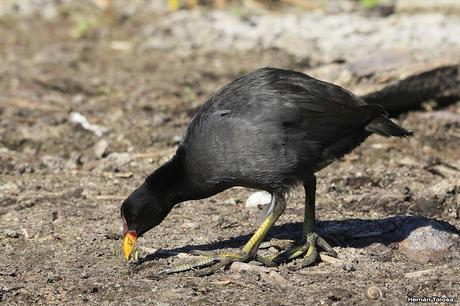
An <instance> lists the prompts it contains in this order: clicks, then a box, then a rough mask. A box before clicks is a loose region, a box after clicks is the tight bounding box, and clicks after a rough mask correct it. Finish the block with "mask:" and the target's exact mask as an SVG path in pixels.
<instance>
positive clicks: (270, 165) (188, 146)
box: [121, 68, 411, 273]
mask: <svg viewBox="0 0 460 306" xmlns="http://www.w3.org/2000/svg"><path fill="white" fill-rule="evenodd" d="M372 133H376V134H380V135H383V136H399V137H404V136H408V135H411V132H409V131H407V130H405V129H403V128H401V127H400V126H398V125H396V124H395V123H393V122H392V121H391V120H389V119H388V118H386V116H385V111H384V110H383V108H382V107H381V106H379V105H369V104H367V103H366V102H365V101H364V100H362V99H361V98H359V97H357V96H356V95H354V94H352V93H351V92H349V91H347V90H345V89H343V88H341V87H339V86H336V85H334V84H331V83H327V82H322V81H319V80H317V79H314V78H312V77H310V76H307V75H305V74H303V73H300V72H295V71H289V70H282V69H274V68H263V69H259V70H256V71H254V72H251V73H249V74H246V75H244V76H242V77H240V78H238V79H236V80H234V81H233V82H231V83H229V84H228V85H226V86H224V87H223V88H222V89H220V90H219V91H218V92H217V93H216V94H214V95H213V96H212V97H210V98H209V100H208V101H207V102H206V103H205V104H204V105H203V106H202V107H201V109H200V110H199V111H198V112H197V113H196V115H195V116H194V117H193V119H192V121H191V122H190V124H189V126H188V128H187V132H186V134H185V137H184V138H183V140H182V142H181V143H180V145H179V147H178V148H177V152H176V154H175V156H174V157H173V158H172V159H171V160H170V161H169V162H167V163H166V164H164V165H163V166H161V167H160V168H159V169H157V170H156V171H154V172H153V173H152V174H151V175H150V176H149V177H148V178H147V179H146V180H145V182H144V184H143V185H142V186H140V187H139V188H138V189H137V190H136V191H134V192H133V193H132V194H131V195H130V196H129V197H128V198H127V199H126V200H125V202H124V203H123V205H122V208H121V213H122V217H123V220H124V225H125V233H124V234H125V239H124V241H125V243H124V252H125V257H126V258H127V259H129V258H130V256H131V253H132V250H133V246H134V242H135V239H136V237H138V236H140V235H142V234H143V233H145V232H146V231H148V230H149V229H151V228H153V227H154V226H156V225H158V224H159V223H160V222H161V221H162V220H163V219H164V218H165V217H166V215H167V214H168V213H169V211H170V210H171V209H172V208H173V206H174V205H175V204H176V203H179V202H182V201H186V200H193V199H201V198H206V197H209V196H212V195H214V194H216V193H219V192H221V191H223V190H225V189H228V188H230V187H233V186H244V187H250V188H256V189H262V190H266V191H268V192H270V193H271V194H272V195H273V198H272V207H271V208H272V209H271V210H270V212H269V213H268V215H267V217H266V218H265V220H264V222H263V223H262V225H261V227H260V228H259V229H258V230H257V231H256V232H255V234H254V236H253V237H252V238H251V239H250V241H249V242H248V243H247V244H246V245H245V246H244V247H243V249H242V250H241V252H239V253H237V254H217V255H216V254H214V255H213V254H210V257H209V258H208V259H206V260H202V261H199V262H197V263H196V264H194V265H187V266H178V267H173V268H171V269H167V270H165V271H164V272H170V273H171V272H179V271H183V270H187V269H190V268H194V267H199V266H204V265H208V264H211V263H215V262H217V263H216V264H214V266H212V267H211V268H208V269H207V270H205V272H204V273H211V272H213V271H215V270H216V269H217V268H218V267H221V266H224V265H227V264H229V263H230V262H232V261H235V260H238V261H249V260H253V259H257V260H260V261H262V262H263V263H265V264H278V263H281V262H284V261H286V260H290V259H293V258H294V257H298V256H301V255H303V254H305V253H306V255H305V258H304V260H303V261H302V262H301V263H300V265H298V267H303V266H306V265H309V264H311V263H313V262H315V260H316V258H317V254H318V252H317V248H316V247H317V246H319V247H320V248H321V249H323V250H325V251H326V252H328V253H329V254H331V255H335V252H334V250H333V249H332V248H331V247H330V246H329V245H328V244H327V243H326V242H325V241H324V240H323V239H322V238H321V237H319V236H318V235H316V234H315V232H314V218H315V216H314V202H315V188H316V178H315V175H314V173H315V172H316V171H318V170H320V169H322V168H324V167H326V166H327V165H329V164H330V163H331V162H333V161H334V160H336V159H338V158H340V157H342V156H343V155H344V154H346V153H348V152H350V151H351V150H353V149H354V148H355V147H356V146H358V145H359V144H360V143H362V142H363V141H364V140H365V139H366V138H367V137H368V136H369V135H371V134H372ZM296 184H303V185H304V187H305V192H306V208H305V221H304V234H303V237H302V239H301V241H300V242H299V243H298V244H297V245H296V246H293V247H291V248H290V249H289V250H287V251H286V252H284V253H282V254H280V255H278V256H277V257H276V258H272V259H266V258H265V259H264V258H261V257H260V256H258V255H257V249H258V247H259V245H260V243H261V242H262V240H263V238H264V236H265V234H266V233H267V231H268V229H269V228H270V226H271V225H272V224H273V223H274V222H275V221H276V219H277V218H278V217H279V215H281V213H282V212H283V210H284V207H285V204H284V197H283V195H284V194H285V193H286V191H287V190H288V189H289V188H290V187H292V186H294V185H296Z"/></svg>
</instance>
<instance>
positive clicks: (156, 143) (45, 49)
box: [0, 14, 460, 305]
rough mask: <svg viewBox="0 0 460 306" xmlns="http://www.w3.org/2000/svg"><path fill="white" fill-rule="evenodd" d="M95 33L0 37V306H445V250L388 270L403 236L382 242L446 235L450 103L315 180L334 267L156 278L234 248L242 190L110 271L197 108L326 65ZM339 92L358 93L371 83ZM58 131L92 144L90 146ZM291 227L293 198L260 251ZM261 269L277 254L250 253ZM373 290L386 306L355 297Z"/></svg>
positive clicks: (76, 29)
mask: <svg viewBox="0 0 460 306" xmlns="http://www.w3.org/2000/svg"><path fill="white" fill-rule="evenodd" d="M98 18H99V19H98V24H97V26H93V27H90V28H89V29H86V28H85V26H84V25H83V24H82V23H77V24H76V23H75V20H74V19H72V17H71V16H70V17H69V16H66V15H65V14H64V16H63V17H62V16H61V17H58V18H55V19H52V20H43V19H40V18H32V17H20V18H19V17H18V18H10V17H2V18H1V19H0V45H1V47H0V58H1V62H0V238H1V240H0V246H1V250H2V253H3V256H2V260H1V261H0V303H4V304H5V305H16V304H21V305H22V304H34V303H35V304H42V305H43V304H59V305H78V304H85V303H88V304H93V305H131V304H147V305H184V304H185V305H215V304H225V305H260V304H270V305H302V304H312V303H313V304H335V305H345V304H372V303H373V304H386V305H398V304H406V299H407V296H448V297H453V298H456V302H457V303H460V300H459V299H460V297H459V296H458V292H460V258H459V255H458V253H456V251H455V250H456V249H455V246H453V247H452V252H451V253H446V254H447V255H446V254H443V255H442V256H441V255H439V256H431V257H430V259H429V260H422V261H420V260H417V258H416V257H415V258H414V257H412V258H411V256H410V255H407V254H406V255H405V254H403V252H401V250H400V246H401V244H400V243H401V241H403V240H404V239H405V238H407V235H404V234H401V233H399V234H398V235H393V234H391V235H390V236H392V237H389V235H385V233H389V232H390V233H396V232H397V231H398V229H399V228H401V227H403V225H402V224H401V222H403V223H404V222H411V220H418V219H411V218H416V217H415V216H423V217H425V218H427V219H423V220H425V221H423V222H426V224H432V223H430V222H435V220H439V223H436V224H444V226H445V227H443V228H446V229H449V231H450V232H454V233H455V232H457V233H458V230H457V229H458V228H460V206H459V205H460V204H459V199H460V184H459V182H460V172H459V169H460V151H459V148H460V120H459V119H458V116H460V115H459V114H460V103H459V102H457V103H453V104H452V105H450V106H447V107H446V108H445V109H442V110H436V111H435V112H427V111H426V110H418V111H412V112H409V113H408V114H406V115H403V116H401V117H400V118H398V120H399V122H400V123H401V124H402V125H403V126H404V127H406V128H409V129H412V130H413V131H414V132H415V136H414V137H412V138H410V139H386V138H383V137H379V136H372V137H370V138H369V139H368V140H367V141H366V142H365V143H364V144H363V145H361V146H360V147H359V148H358V149H356V150H355V151H354V152H353V153H352V154H350V155H348V156H347V157H345V158H344V159H343V160H341V161H339V162H337V163H335V164H333V165H331V166H330V167H328V168H327V169H325V170H323V171H321V172H320V173H318V182H319V183H318V196H317V217H318V219H319V220H320V223H319V227H320V232H322V233H323V234H324V235H325V237H326V238H328V239H329V241H331V243H332V244H333V245H334V247H335V249H336V250H337V252H338V253H339V257H340V260H341V263H339V264H331V263H324V262H321V263H319V264H318V265H315V266H313V267H310V268H306V269H303V270H300V271H296V272H293V271H290V270H288V269H286V268H285V267H280V268H279V269H275V270H274V273H272V272H266V271H265V270H264V271H262V270H256V271H235V270H234V269H231V270H222V271H220V272H219V273H217V274H215V275H212V276H208V277H197V276H195V273H194V272H186V273H182V274H175V275H170V276H167V277H164V278H160V279H157V278H154V277H153V274H154V273H155V272H157V271H159V270H161V269H163V268H165V267H166V266H168V265H171V264H173V263H175V264H177V263H180V262H184V261H188V260H190V258H189V257H187V256H186V255H184V254H182V253H186V252H188V251H190V250H192V249H202V250H207V249H219V248H238V247H240V246H242V245H243V244H244V242H245V241H246V240H247V239H248V237H249V235H250V233H251V232H252V231H253V230H254V229H255V228H256V226H257V217H258V215H259V214H260V212H261V209H247V208H245V205H244V202H245V201H246V199H247V197H248V196H249V195H250V194H251V192H253V191H252V190H246V189H243V188H233V189H231V190H228V191H226V192H224V193H222V194H219V195H217V196H215V197H212V198H209V199H204V200H200V201H192V202H187V203H182V204H180V205H178V206H177V207H176V208H175V209H174V210H173V211H172V212H171V214H170V215H169V216H168V217H167V218H166V220H165V221H164V222H163V223H162V224H161V225H160V226H158V227H157V228H155V229H153V230H151V231H150V232H148V233H147V234H146V235H145V236H144V237H142V238H141V239H140V240H139V242H138V243H139V246H140V247H141V251H142V250H144V252H141V258H143V261H142V263H141V264H140V265H128V264H126V263H125V262H123V260H122V257H121V241H120V238H121V237H120V233H119V228H120V226H121V220H120V205H121V201H122V200H123V199H124V198H125V197H126V196H127V195H128V194H129V193H130V192H131V191H132V190H133V189H134V188H135V187H136V186H138V185H139V184H140V183H141V182H142V181H143V179H144V178H145V176H146V175H148V174H149V173H150V172H151V171H153V170H154V169H155V168H156V167H157V166H159V165H160V164H161V163H163V162H165V161H166V160H168V158H169V157H170V156H171V155H172V154H173V152H174V148H175V146H176V145H177V143H178V141H179V140H180V137H181V135H182V134H183V133H184V131H185V128H186V126H187V123H188V121H189V120H190V118H191V117H192V116H193V114H194V112H195V111H196V110H197V108H198V107H199V106H200V105H201V104H202V103H203V102H204V101H205V99H206V97H208V96H209V95H210V94H211V93H212V92H213V91H215V90H216V89H218V88H219V87H220V86H222V85H224V84H225V83H226V82H228V81H230V80H232V79H233V78H235V77H237V76H238V75H240V74H242V73H245V72H249V71H251V70H253V69H256V68H259V67H263V66H276V67H284V68H290V69H295V70H300V71H307V70H308V69H314V68H318V67H319V66H321V65H322V64H325V63H318V62H313V63H312V62H311V61H308V60H307V61H306V60H304V59H302V58H299V57H296V56H294V55H292V54H289V53H287V52H283V50H280V49H277V48H264V47H262V46H261V47H260V48H259V49H254V48H252V49H249V50H236V51H235V50H221V51H220V52H215V51H209V50H201V49H200V48H196V49H193V48H192V50H191V51H190V52H189V53H188V54H187V56H184V55H183V54H181V55H180V56H179V55H177V54H176V53H175V52H174V50H170V49H165V50H161V49H158V48H157V49H146V48H137V46H138V45H140V44H139V42H140V41H142V39H143V38H142V37H141V36H140V34H139V31H138V29H139V27H140V26H141V25H145V24H147V23H149V22H151V23H155V20H156V19H155V18H159V17H158V16H157V15H155V14H151V15H148V17H146V16H142V18H141V17H139V18H127V19H126V18H123V16H121V17H120V16H118V17H110V16H99V17H98ZM147 18H148V19H147ZM159 30H160V31H165V29H164V28H162V29H159ZM165 33H166V32H165ZM164 35H167V33H166V34H164ZM337 63H338V64H341V65H342V64H344V63H342V62H336V64H337ZM350 80H351V81H350V84H355V86H356V88H357V87H358V86H359V84H360V83H362V82H364V83H365V82H368V81H369V80H368V79H366V78H365V77H364V78H363V77H359V78H358V77H352V78H351V79H350ZM354 88H355V87H354V86H353V85H351V87H349V89H350V90H353V89H354ZM430 105H431V104H430ZM430 105H428V106H426V107H427V108H429V107H430ZM72 113H73V114H74V115H75V113H79V114H81V115H83V116H85V117H86V118H87V119H88V121H89V122H90V123H91V124H95V125H98V126H100V127H104V128H106V130H105V131H104V130H103V131H102V134H103V135H102V136H100V137H98V136H97V135H96V134H95V133H94V132H92V131H90V130H88V129H85V128H84V127H82V126H81V124H78V123H75V122H74V121H73V120H72V118H74V117H73V116H72ZM395 216H408V217H407V218H402V217H395ZM302 218H303V192H302V190H301V189H295V190H294V191H293V192H292V195H291V196H290V198H289V202H288V208H287V210H286V212H285V213H284V215H283V216H282V217H281V219H280V221H279V222H278V223H277V226H276V227H275V228H274V229H273V230H272V231H271V232H270V237H269V238H268V241H270V240H271V241H272V245H276V244H277V241H278V242H279V240H280V239H281V240H283V239H296V238H298V237H299V234H300V232H301V222H302ZM398 218H402V219H398ZM401 220H402V221H401ZM447 224H449V225H447ZM450 226H451V227H450ZM388 227H390V228H388ZM457 247H458V246H457ZM142 248H143V249H142ZM158 248H161V249H162V250H161V251H160V252H158V253H157V254H154V255H150V256H147V257H145V256H146V255H147V253H148V250H149V249H158ZM146 250H147V251H146ZM457 250H458V249H457ZM273 251H279V250H277V249H276V248H275V247H273V246H272V247H271V248H268V249H265V250H262V252H273ZM178 253H180V255H178V256H176V254H178ZM414 272H416V273H414ZM371 286H376V287H378V288H379V290H381V291H382V292H383V294H384V296H383V297H381V298H378V299H376V300H372V299H370V298H369V297H367V296H366V291H367V290H368V288H369V287H371Z"/></svg>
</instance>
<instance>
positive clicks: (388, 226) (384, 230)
mask: <svg viewBox="0 0 460 306" xmlns="http://www.w3.org/2000/svg"><path fill="white" fill-rule="evenodd" d="M426 226H431V227H432V228H434V229H436V230H438V231H443V232H448V233H457V234H459V230H458V229H456V228H455V227H454V226H453V225H451V224H449V223H447V222H445V221H440V220H436V219H430V218H425V217H420V216H394V217H388V218H384V219H372V220H371V219H345V220H339V221H319V222H317V229H318V233H319V234H320V235H321V236H322V237H324V238H325V239H326V240H328V242H330V244H331V245H332V246H333V247H334V246H339V247H353V248H364V247H367V246H369V245H371V244H374V243H380V244H384V245H387V246H388V245H393V244H395V243H398V242H400V241H402V240H404V239H405V238H407V237H408V236H409V235H410V233H411V232H413V231H414V230H416V229H417V228H421V227H426ZM301 233H302V223H301V222H297V223H285V224H282V225H277V226H273V227H272V228H271V229H270V232H269V233H268V235H267V238H266V239H265V240H270V239H271V238H277V239H291V240H294V239H298V238H300V236H301ZM251 235H252V233H250V234H246V235H241V236H237V237H232V238H229V239H226V240H222V241H218V242H213V243H209V244H196V245H186V246H183V247H179V248H174V249H162V250H161V252H155V253H153V254H149V255H147V256H146V257H144V258H141V259H140V260H139V262H138V265H142V264H143V263H146V262H149V261H152V260H155V259H159V258H168V257H171V256H174V255H176V254H178V253H187V252H190V251H192V250H200V251H210V250H218V249H223V248H238V247H241V246H242V245H244V244H245V243H246V242H247V241H248V240H249V238H250V237H251Z"/></svg>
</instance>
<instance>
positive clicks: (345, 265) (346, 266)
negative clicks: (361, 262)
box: [341, 262, 356, 272]
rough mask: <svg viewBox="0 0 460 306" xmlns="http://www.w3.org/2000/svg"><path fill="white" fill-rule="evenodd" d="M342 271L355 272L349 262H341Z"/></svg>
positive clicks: (353, 266) (354, 267)
mask: <svg viewBox="0 0 460 306" xmlns="http://www.w3.org/2000/svg"><path fill="white" fill-rule="evenodd" d="M341 267H342V269H343V270H345V271H347V272H353V271H356V266H355V265H354V264H353V263H351V262H343V263H342V265H341Z"/></svg>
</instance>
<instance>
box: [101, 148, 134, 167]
mask: <svg viewBox="0 0 460 306" xmlns="http://www.w3.org/2000/svg"><path fill="white" fill-rule="evenodd" d="M132 160H133V157H132V156H131V154H130V153H127V152H125V153H116V152H114V153H111V154H110V155H109V156H107V161H108V162H111V163H112V164H113V165H115V166H118V167H119V166H123V165H126V164H127V163H129V162H131V161H132Z"/></svg>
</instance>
